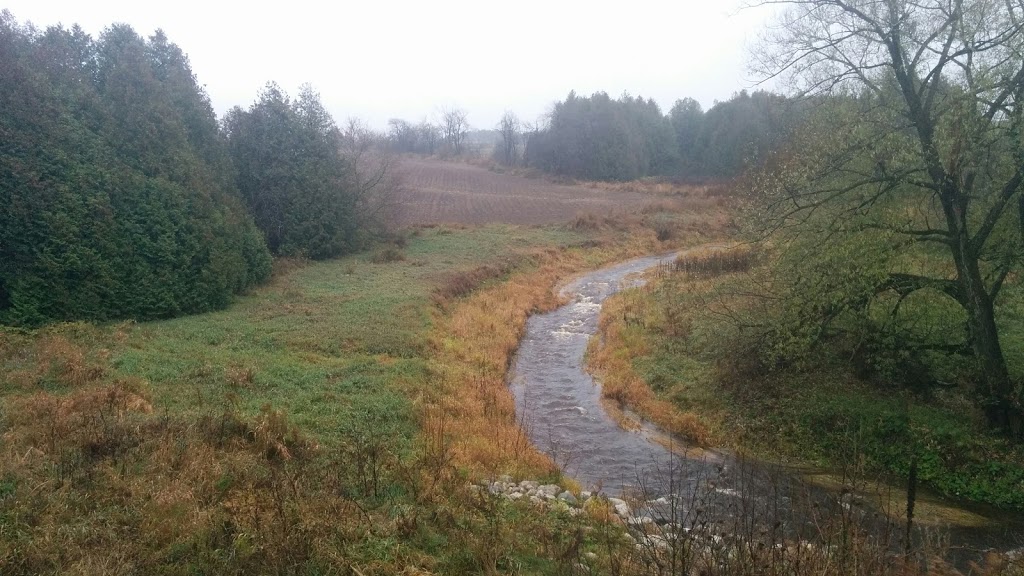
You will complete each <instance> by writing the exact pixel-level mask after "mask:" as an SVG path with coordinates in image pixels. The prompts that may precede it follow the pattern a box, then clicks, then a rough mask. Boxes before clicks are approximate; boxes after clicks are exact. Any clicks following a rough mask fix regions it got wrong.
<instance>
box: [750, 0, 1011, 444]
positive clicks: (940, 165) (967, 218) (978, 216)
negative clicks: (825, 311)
mask: <svg viewBox="0 0 1024 576" xmlns="http://www.w3.org/2000/svg"><path fill="white" fill-rule="evenodd" d="M757 4H759V5H765V4H772V5H784V6H786V7H787V9H786V11H785V12H784V13H783V15H782V16H781V19H780V23H779V25H778V26H776V27H775V28H774V29H773V32H772V33H771V34H770V36H769V37H767V38H766V41H767V44H766V46H765V47H764V48H763V49H762V50H760V51H759V57H758V60H757V62H758V66H759V68H760V71H761V72H762V73H764V74H765V75H766V77H770V78H771V77H780V78H781V77H784V78H786V79H787V80H789V81H791V82H793V86H795V87H796V88H797V89H798V90H799V91H800V92H801V93H803V94H805V95H808V96H813V95H815V94H822V93H826V94H829V95H831V96H833V97H835V96H841V97H843V98H845V99H847V100H848V101H850V102H854V103H855V106H856V107H858V110H857V113H856V114H854V115H852V116H851V117H848V118H845V119H843V118H837V119H836V121H835V123H834V125H833V126H830V127H829V131H830V132H831V136H830V139H827V140H823V141H821V142H822V146H821V148H820V149H818V150H813V151H812V150H809V151H806V154H805V160H804V161H800V160H792V159H791V160H788V161H780V163H779V164H780V165H786V166H788V169H787V170H783V171H782V172H783V173H782V174H781V175H778V176H777V178H776V179H775V180H773V181H772V184H771V186H769V187H768V188H770V191H769V193H768V195H769V197H770V203H769V210H770V213H771V214H772V216H773V217H774V218H773V220H774V223H775V225H776V226H777V227H790V226H797V227H798V226H799V225H800V224H801V223H805V222H808V221H809V220H810V219H811V218H812V216H811V215H812V214H815V213H821V212H822V211H826V210H828V209H829V208H833V212H832V214H833V215H834V219H833V220H832V226H833V229H834V230H839V229H841V228H842V227H844V226H848V225H849V222H851V221H853V220H855V219H856V221H857V222H858V224H857V225H858V226H868V227H871V226H874V227H878V229H879V233H886V234H893V235H896V236H898V237H899V238H902V239H903V240H902V242H904V244H903V245H905V246H915V245H916V246H926V247H930V248H929V249H930V250H931V252H930V254H932V255H935V256H936V257H937V258H940V259H944V261H945V264H939V265H937V266H931V267H928V268H927V269H926V270H913V269H907V268H903V269H892V270H891V271H890V273H889V274H888V275H887V276H886V277H885V279H884V280H883V281H882V282H881V284H880V285H879V286H878V290H879V291H889V292H890V293H891V292H893V291H894V292H896V293H897V294H898V295H899V297H900V298H903V297H906V296H907V295H909V294H912V293H914V292H916V291H919V290H931V291H937V292H938V293H941V294H944V295H945V296H946V297H948V298H949V299H951V300H952V301H955V302H956V303H957V304H959V306H960V307H962V309H963V311H964V313H965V317H966V325H967V334H968V335H969V339H968V340H969V341H968V343H967V349H968V350H970V351H971V352H973V356H974V357H975V358H976V360H977V365H978V368H979V373H980V375H981V376H980V377H979V385H978V389H977V392H978V395H979V397H980V398H981V399H982V404H983V405H984V407H985V411H986V414H987V417H988V419H989V421H990V423H991V424H992V425H994V426H997V427H1003V428H1008V429H1010V430H1012V431H1013V432H1014V433H1015V434H1020V433H1021V431H1022V428H1024V404H1022V393H1021V384H1020V383H1019V382H1014V381H1013V380H1012V378H1011V376H1010V374H1009V371H1008V369H1007V363H1006V360H1005V358H1004V354H1003V347H1002V343H1001V342H1000V334H999V330H998V328H997V324H996V318H995V312H994V308H995V303H996V301H997V299H998V298H999V295H1000V291H1001V289H1002V288H1003V286H1004V283H1005V282H1006V280H1007V279H1008V278H1012V277H1013V275H1014V273H1015V271H1019V270H1020V267H1021V262H1022V246H1024V245H1022V236H1024V196H1022V183H1024V143H1022V114H1024V112H1022V108H1021V99H1022V97H1024V1H1022V0H793V1H778V2H774V1H769V2H757ZM833 99H834V98H833ZM797 154H799V152H797ZM835 206H842V208H841V209H840V210H834V207H835ZM873 210H885V213H884V215H879V216H877V217H874V218H860V217H859V216H863V215H866V214H871V213H872V211H873Z"/></svg>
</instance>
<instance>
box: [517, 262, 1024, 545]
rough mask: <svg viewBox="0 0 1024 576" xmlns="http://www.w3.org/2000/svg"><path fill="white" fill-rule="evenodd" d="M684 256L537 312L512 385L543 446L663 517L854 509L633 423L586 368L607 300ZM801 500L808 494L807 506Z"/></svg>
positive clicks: (775, 472) (605, 274) (621, 273)
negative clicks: (614, 411) (605, 398)
mask: <svg viewBox="0 0 1024 576" xmlns="http://www.w3.org/2000/svg"><path fill="white" fill-rule="evenodd" d="M675 257H676V255H675V254H667V255H661V256H650V257H645V258H638V259H634V260H630V261H627V262H624V263H621V264H618V265H615V266H611V267H608V268H604V269H601V270H597V271H595V272H591V273H589V274H586V275H584V276H582V277H580V278H578V279H577V280H575V281H573V282H571V283H569V284H568V285H566V286H565V287H564V288H562V291H561V294H562V296H563V297H565V298H566V299H568V300H569V302H568V303H567V304H565V305H564V306H562V307H560V308H558V309H556V310H553V311H551V312H547V313H544V314H536V315H534V316H532V317H530V319H529V320H528V321H527V325H526V332H525V336H524V337H523V340H522V342H521V343H520V347H519V351H518V353H517V355H516V358H515V361H514V363H513V365H512V367H511V369H510V371H509V383H510V386H511V389H512V392H513V394H514V395H515V398H516V410H517V414H518V415H519V418H520V421H521V422H522V425H523V426H524V428H525V429H526V430H527V432H528V433H529V435H530V438H531V439H532V441H533V442H534V444H535V445H536V446H537V447H538V448H539V449H540V450H541V451H542V452H545V453H547V454H548V455H550V456H551V457H552V459H553V460H554V461H555V462H556V463H557V464H558V465H559V466H560V467H561V468H562V470H563V472H564V473H565V474H567V475H568V476H570V477H572V478H574V479H576V480H577V481H578V482H579V483H580V484H581V485H582V486H583V488H584V489H585V490H600V491H602V492H604V493H606V494H611V495H616V496H617V495H623V494H629V493H636V492H642V494H643V498H642V500H643V501H645V502H647V503H648V505H646V506H644V510H643V512H642V513H643V514H644V515H647V516H652V517H654V519H655V520H661V519H664V518H667V517H668V516H671V517H672V520H671V521H673V522H676V521H678V520H680V519H681V518H680V515H681V514H682V515H685V516H687V518H688V519H689V520H691V521H692V520H694V514H697V513H699V514H701V515H703V516H704V517H705V518H709V519H710V521H712V522H714V523H717V524H723V523H729V522H730V521H731V522H732V524H733V525H734V526H735V525H736V520H737V519H743V518H745V517H747V516H750V515H751V514H759V515H762V516H771V517H772V518H773V519H774V520H777V521H781V522H783V523H785V524H787V525H789V526H795V527H796V528H797V532H800V526H801V525H810V524H813V523H814V522H815V519H814V518H809V517H807V516H806V515H802V516H800V517H796V518H794V517H793V514H794V513H795V512H794V511H795V510H797V509H814V510H818V511H821V510H824V509H826V508H827V509H830V510H832V512H833V513H839V514H842V513H843V511H844V510H845V511H849V509H850V504H851V502H850V500H849V499H846V500H844V499H843V497H838V496H840V495H837V494H836V493H834V492H828V491H827V490H824V489H821V488H815V487H813V486H810V485H808V484H807V483H805V482H803V481H802V480H801V478H800V476H799V474H793V473H791V472H787V471H786V470H785V469H784V468H782V467H779V466H772V465H768V464H764V463H756V462H754V463H752V462H746V461H744V462H739V461H737V460H736V459H735V458H734V457H732V456H729V455H726V454H718V453H707V452H697V451H692V450H688V449H687V447H686V446H685V444H683V443H673V441H672V440H671V438H670V437H669V436H668V435H666V434H664V433H662V432H660V431H659V430H658V429H657V428H655V427H654V426H651V425H647V424H645V425H643V426H641V427H639V428H638V429H637V430H625V429H623V428H622V427H620V426H619V424H618V423H617V422H616V420H615V419H613V418H612V417H611V416H610V415H609V414H608V412H607V411H606V409H605V406H604V405H603V403H602V400H601V390H600V386H599V385H597V384H596V383H595V382H594V380H593V378H592V377H591V376H590V375H589V374H588V373H587V372H586V371H585V370H584V367H583V365H584V362H583V358H584V354H585V352H586V349H587V343H588V342H589V340H590V338H591V336H593V335H594V334H595V333H596V332H597V328H598V317H599V315H600V311H601V303H602V302H603V301H604V300H605V299H606V298H608V297H609V296H611V295H612V294H615V293H616V292H618V291H619V290H622V289H624V288H629V287H635V286H639V285H642V283H643V280H642V278H640V273H641V272H644V271H646V270H649V269H652V268H654V267H656V266H658V265H659V264H660V263H668V262H670V261H671V260H672V259H674V258H675ZM797 499H801V500H803V502H802V503H801V505H800V506H797V505H796V504H797V503H796V502H795V500H797ZM680 502H681V503H682V505H679V503H680ZM672 503H676V505H674V506H673V505H672ZM695 509H696V510H698V512H694V510H695ZM797 514H799V513H797ZM812 527H813V526H812ZM886 529H892V525H888V528H886ZM1007 530H1010V531H1009V532H1008V531H1007ZM1018 530H1019V526H1018V527H1017V528H1013V529H1012V530H1011V529H1008V528H1006V527H1002V528H997V529H995V531H993V530H992V529H986V530H981V531H979V530H973V529H961V528H953V529H951V534H952V538H953V539H957V540H959V541H960V543H968V544H970V545H971V546H972V547H975V546H976V547H979V548H985V547H987V546H994V547H999V548H1003V549H1008V548H1011V547H1014V546H1020V545H1021V544H1020V543H1017V542H1016V540H1015V539H1016V538H1018V537H1019V535H1020V532H1019V531H1018Z"/></svg>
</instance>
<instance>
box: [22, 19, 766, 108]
mask: <svg viewBox="0 0 1024 576" xmlns="http://www.w3.org/2000/svg"><path fill="white" fill-rule="evenodd" d="M331 4H333V5H331ZM739 4H740V0H722V1H715V0H675V1H665V0H661V1H654V0H632V1H621V0H620V1H617V2H611V1H608V2H599V1H563V0H510V1H507V2H493V1H486V0H476V1H465V2H463V1H452V0H435V1H420V2H409V1H394V0H361V1H359V2H344V1H342V2H333V3H329V2H311V1H309V0H293V1H290V2H276V3H273V4H266V5H262V4H261V3H258V2H246V3H238V4H235V3H229V2H220V1H217V0H207V1H205V2H197V1H195V0H179V1H173V2H145V1H140V0H127V1H124V0H89V1H82V0H75V1H65V0H7V2H6V3H5V6H6V7H7V8H8V9H9V10H10V11H11V13H12V14H14V16H15V18H17V20H18V21H19V22H25V21H31V22H33V23H34V24H36V25H37V26H40V27H45V26H48V25H51V24H56V23H63V24H64V25H66V26H70V25H72V24H75V23H77V24H80V25H81V26H82V27H83V28H84V29H85V30H86V31H88V32H90V33H92V34H93V35H94V36H95V35H98V34H99V33H100V32H101V31H102V30H103V28H105V27H106V26H107V25H109V24H111V23H114V22H124V23H127V24H130V25H131V26H132V27H133V28H135V30H136V31H137V32H139V33H140V34H142V35H144V36H149V35H150V34H152V33H153V31H154V30H156V29H157V28H162V29H163V30H164V31H165V32H166V33H167V36H168V37H169V38H170V40H171V41H172V42H174V43H176V44H177V45H178V46H180V47H181V48H182V50H184V51H185V52H186V53H187V54H188V55H189V58H190V61H191V63H192V69H193V71H194V72H195V73H196V76H197V77H198V78H199V82H200V83H201V84H204V85H205V86H206V90H207V92H208V93H209V95H210V99H211V100H212V102H213V106H214V108H215V109H216V111H217V113H218V114H223V113H224V111H225V110H227V109H228V108H230V107H232V106H235V105H242V106H248V105H249V104H251V103H252V102H253V100H254V99H255V97H256V94H257V92H258V90H259V89H260V87H262V86H263V85H264V84H266V82H268V81H271V80H273V81H275V82H277V83H278V84H280V85H281V87H282V88H284V89H285V90H286V91H288V92H289V93H291V94H293V95H294V94H295V93H297V91H298V87H299V86H300V85H301V84H302V83H304V82H309V83H311V84H312V85H313V86H314V88H315V89H316V90H317V91H319V92H320V94H321V98H322V100H323V102H324V104H325V106H326V107H327V108H328V110H330V111H331V113H332V114H333V115H334V116H335V118H336V119H337V120H338V121H339V122H342V121H344V120H345V119H346V118H348V117H352V116H355V117H359V118H362V119H363V120H365V121H366V122H368V123H369V124H370V125H371V126H373V127H376V128H383V127H384V126H385V124H386V122H387V120H388V118H392V117H400V118H405V119H408V120H411V121H419V120H422V119H424V118H430V117H432V116H435V115H436V113H437V111H438V110H439V109H440V108H441V107H443V106H458V107H460V108H463V109H465V110H466V111H467V112H468V113H469V120H470V123H471V124H472V125H473V126H474V127H475V128H491V127H493V126H494V125H495V124H496V123H497V121H498V118H499V117H500V116H501V113H502V112H503V111H504V110H506V109H509V110H512V111H514V112H516V113H517V114H518V115H519V116H520V117H521V118H523V119H524V120H528V121H532V120H534V119H536V118H537V117H538V116H539V115H541V114H543V113H544V112H545V111H547V110H548V109H549V108H550V106H551V104H552V103H553V102H554V101H555V100H561V99H563V98H564V97H565V95H566V94H568V92H569V91H570V90H576V92H577V93H579V94H590V93H592V92H594V91H598V90H603V91H605V92H608V93H609V94H610V95H612V96H618V95H620V94H621V93H622V92H623V91H628V92H629V93H630V94H633V95H634V96H636V95H641V96H644V97H651V98H654V99H655V100H656V101H657V102H658V103H659V104H661V106H662V109H663V110H665V111H667V110H668V108H670V107H671V105H672V103H673V102H674V101H675V100H676V99H678V98H683V97H687V96H689V97H692V98H695V99H697V100H698V101H699V102H701V104H703V105H704V107H705V109H706V108H707V107H709V106H711V104H712V103H713V102H714V101H715V100H725V99H728V98H729V97H730V96H731V95H732V94H733V93H734V92H737V91H739V90H741V89H744V88H752V87H754V85H755V81H756V78H754V77H753V76H752V75H751V74H750V73H748V72H747V69H746V62H747V60H748V54H749V50H750V48H751V46H752V45H753V44H754V42H755V41H756V40H757V36H758V34H759V33H760V32H761V30H762V29H763V28H764V26H766V24H767V22H768V21H769V19H770V17H771V13H769V12H766V10H765V9H763V8H762V9H748V10H740V9H739ZM264 6H266V7H264Z"/></svg>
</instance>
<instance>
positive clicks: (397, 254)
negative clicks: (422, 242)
mask: <svg viewBox="0 0 1024 576" xmlns="http://www.w3.org/2000/svg"><path fill="white" fill-rule="evenodd" d="M403 260H405V254H404V253H403V252H402V251H401V249H399V248H398V247H397V246H388V247H386V248H383V249H381V250H378V251H376V252H374V253H373V256H371V257H370V262H372V263H374V264H388V263H390V262H402V261H403Z"/></svg>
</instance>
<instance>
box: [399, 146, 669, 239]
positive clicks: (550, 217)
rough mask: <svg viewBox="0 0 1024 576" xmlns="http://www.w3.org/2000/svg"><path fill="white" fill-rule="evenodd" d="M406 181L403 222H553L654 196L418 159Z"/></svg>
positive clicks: (407, 161)
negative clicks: (564, 183) (553, 181)
mask: <svg viewBox="0 0 1024 576" xmlns="http://www.w3.org/2000/svg"><path fill="white" fill-rule="evenodd" d="M398 172H399V175H400V178H401V182H402V192H401V193H400V196H399V202H398V204H399V205H398V209H397V214H396V220H397V223H398V224H399V225H402V226H408V225H413V224H439V223H462V224H484V223H488V222H505V223H509V224H548V223H553V222H564V221H567V220H570V219H572V218H574V217H576V216H578V215H580V214H585V213H595V214H607V213H609V212H612V211H615V210H618V209H623V208H633V207H636V206H640V205H643V204H644V203H646V202H649V201H650V200H651V197H650V196H647V195H643V194H639V193H635V192H621V191H611V190H601V189H596V188H590V187H586V186H568V185H561V184H553V183H551V182H548V181H546V180H544V179H541V178H524V177H522V176H514V175H510V174H498V173H495V172H491V171H490V170H487V169H486V168H481V167H479V166H472V165H469V164H461V163H456V162H443V161H439V160H425V159H417V158H403V159H402V160H401V161H400V163H399V165H398Z"/></svg>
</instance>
